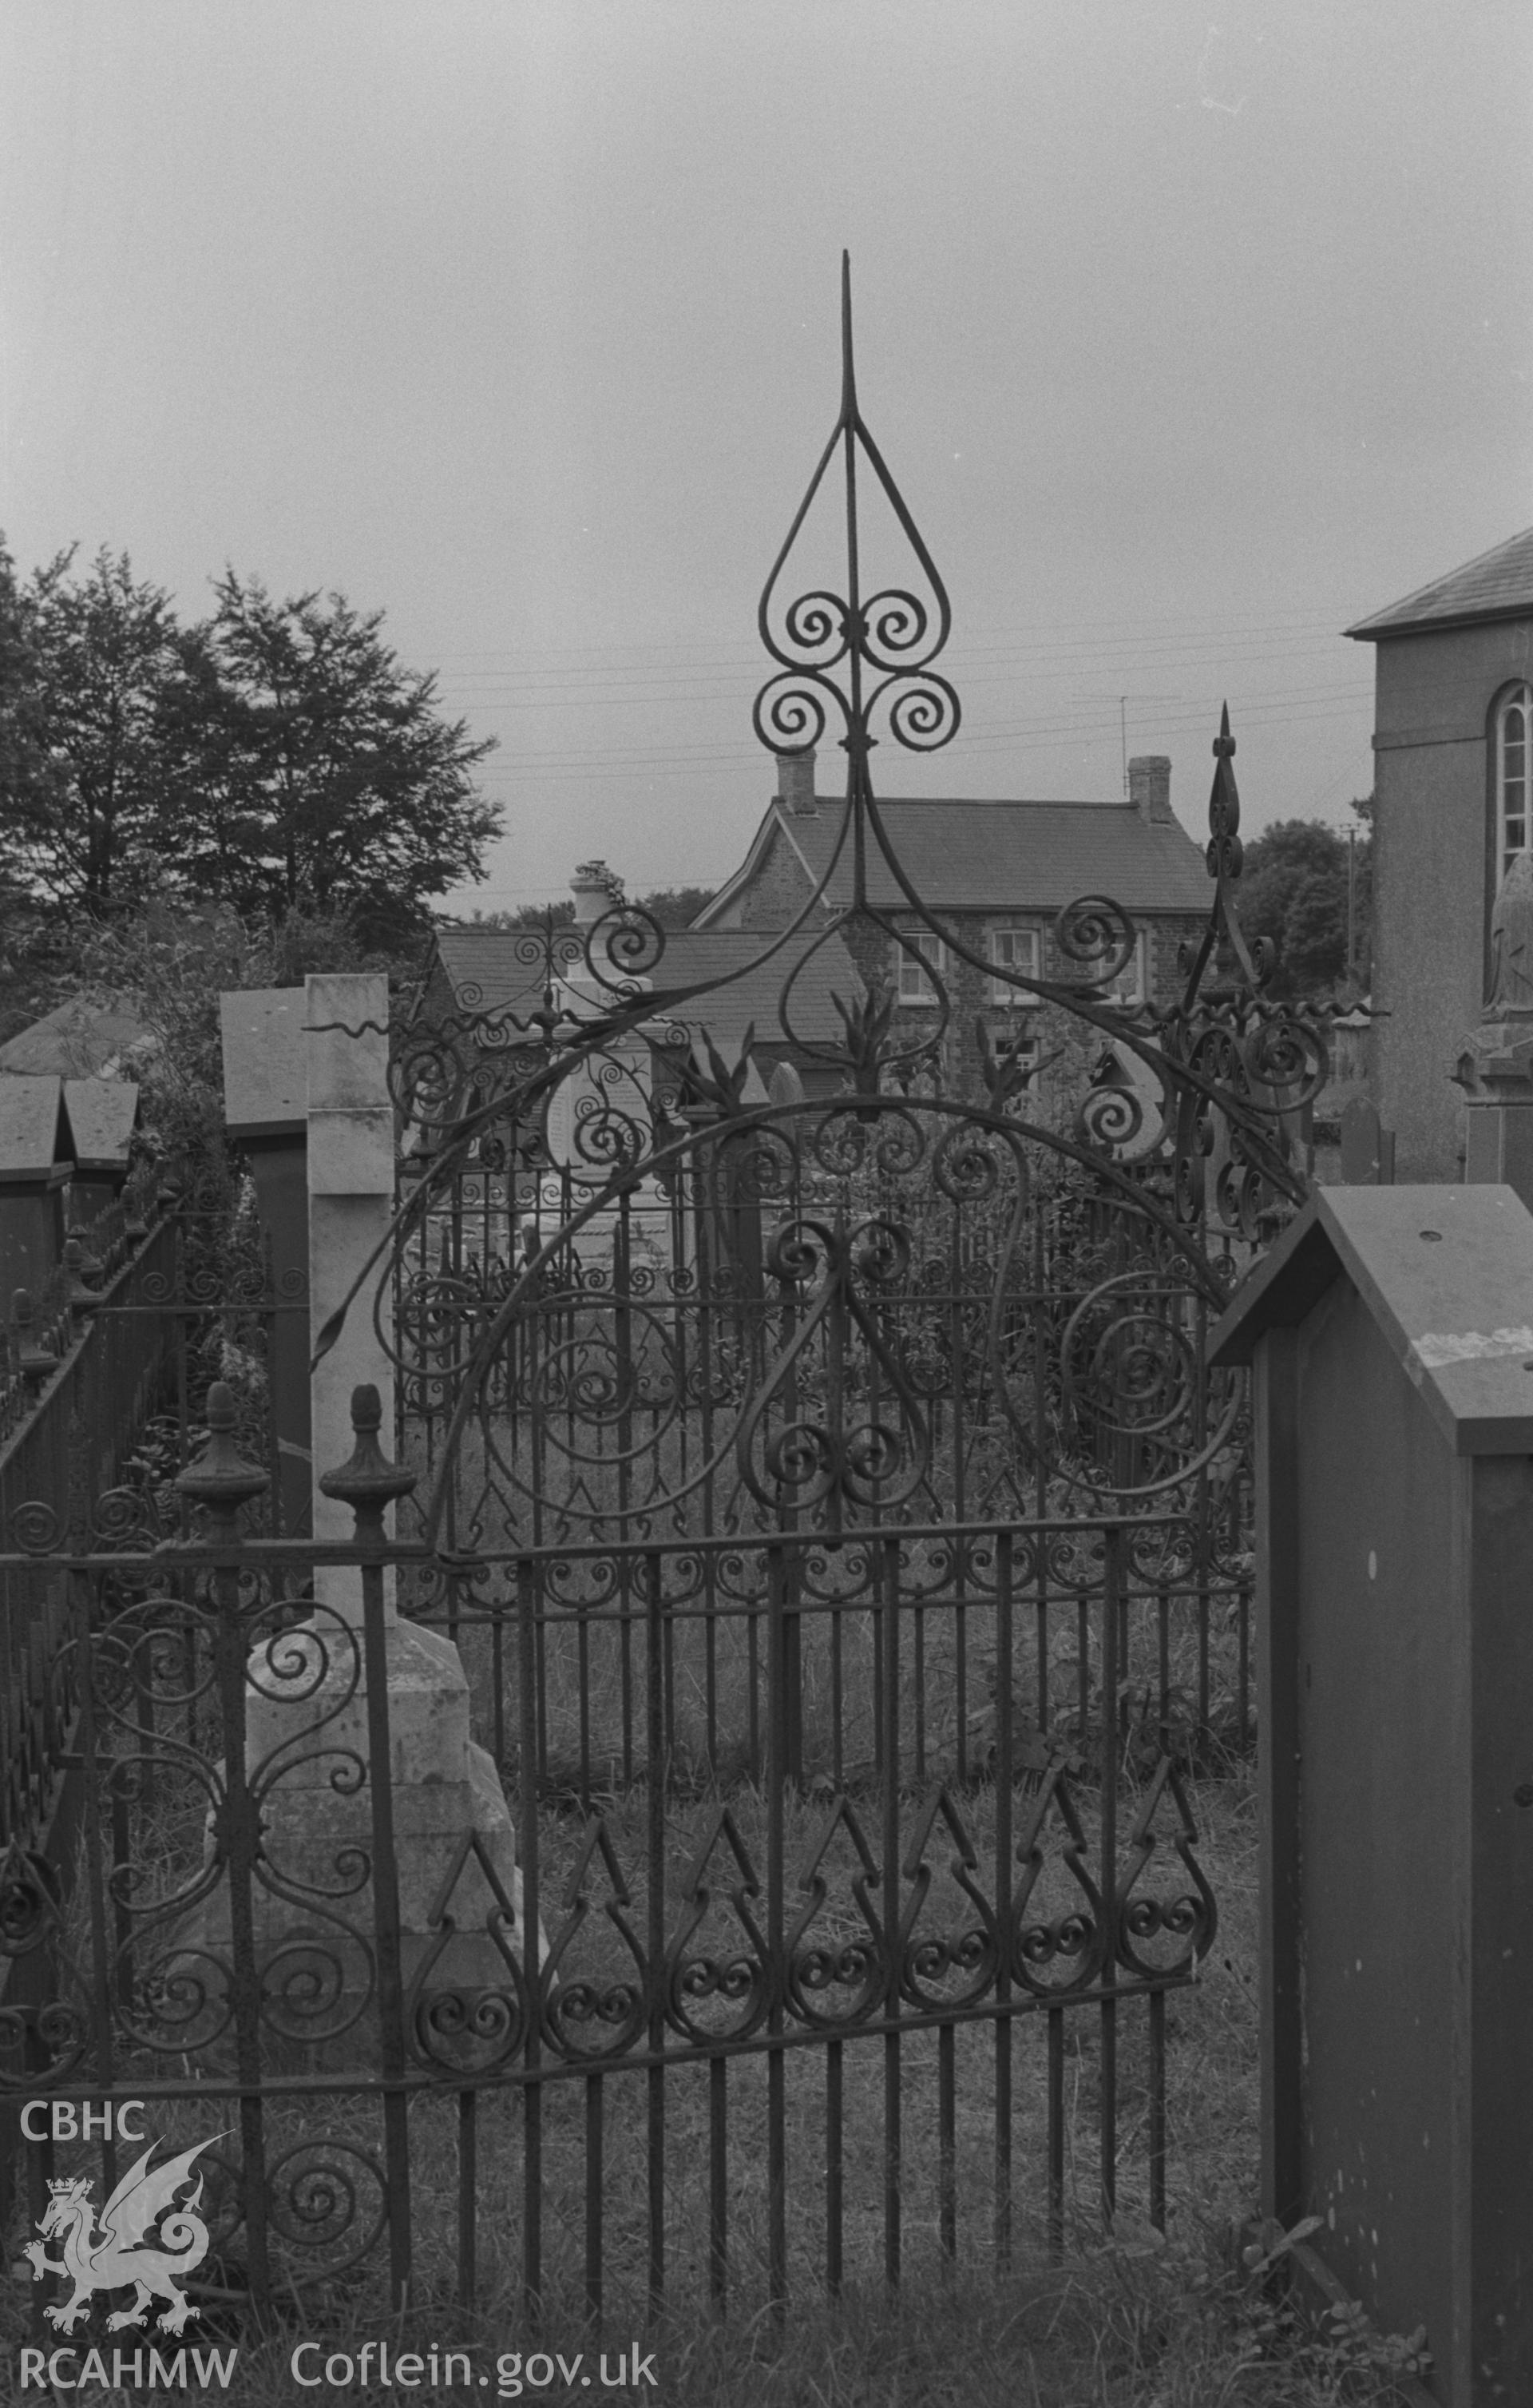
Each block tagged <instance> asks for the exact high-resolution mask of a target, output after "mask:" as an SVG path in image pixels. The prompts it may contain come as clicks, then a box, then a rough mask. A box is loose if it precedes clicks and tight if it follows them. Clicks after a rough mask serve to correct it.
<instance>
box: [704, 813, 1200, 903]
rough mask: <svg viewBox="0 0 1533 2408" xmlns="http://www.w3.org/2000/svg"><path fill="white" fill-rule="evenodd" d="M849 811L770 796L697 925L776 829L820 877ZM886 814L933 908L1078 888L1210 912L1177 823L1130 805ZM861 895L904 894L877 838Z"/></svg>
mask: <svg viewBox="0 0 1533 2408" xmlns="http://www.w3.org/2000/svg"><path fill="white" fill-rule="evenodd" d="M844 810H845V806H844V805H843V804H841V803H839V802H824V803H822V806H821V808H820V810H818V811H815V812H812V813H809V812H798V811H788V810H784V808H783V806H782V805H781V803H778V802H774V803H773V804H772V806H771V808H770V810H768V812H767V814H766V819H765V820H764V821H763V823H762V825H761V827H760V828H759V829H758V830H757V833H756V836H755V839H754V840H753V842H752V848H751V852H750V853H749V854H748V855H747V859H746V868H745V871H744V872H740V873H737V876H736V877H735V878H733V879H731V880H730V882H729V883H728V885H727V886H725V887H724V888H722V889H721V890H720V893H719V894H718V895H717V896H715V897H714V900H713V902H712V903H711V904H710V905H709V908H708V910H707V911H706V912H703V913H700V914H699V916H698V922H697V925H698V926H706V925H707V923H708V922H709V919H711V918H712V917H713V915H714V914H715V913H716V912H717V911H718V910H720V909H721V908H723V907H724V906H725V905H726V904H727V903H728V902H729V901H730V900H732V899H733V896H734V895H735V894H736V893H737V892H738V887H739V884H740V883H741V882H742V881H743V878H744V877H745V876H746V875H747V874H748V873H749V870H750V868H751V867H752V865H753V864H754V863H755V862H757V861H759V860H760V858H761V856H762V853H763V851H764V850H765V846H766V840H767V839H768V837H769V835H770V833H771V831H772V830H773V829H774V828H778V829H781V832H782V834H783V835H784V836H785V837H786V838H787V840H788V842H789V843H790V844H791V845H792V846H793V847H794V848H795V851H796V852H797V853H799V854H800V856H801V857H802V859H803V861H804V863H805V865H806V867H807V868H808V870H809V876H810V878H811V879H812V880H814V881H816V882H817V881H818V880H819V878H820V877H821V876H822V875H823V873H824V868H825V866H826V864H827V863H828V862H829V860H830V857H831V855H832V853H834V852H835V849H836V840H837V838H838V836H839V834H840V829H841V820H842V817H843V813H844ZM878 812H879V817H880V819H881V821H882V823H883V825H884V828H885V829H886V831H887V833H888V837H889V841H890V844H891V845H892V847H893V849H894V851H895V854H896V855H897V857H898V860H899V863H900V867H902V868H903V870H904V872H905V875H906V877H907V878H908V879H909V880H910V884H911V885H912V886H913V887H914V889H915V891H916V893H917V894H918V895H919V896H921V898H922V901H923V902H924V903H925V904H927V905H928V906H929V907H930V909H931V910H934V911H938V912H940V911H943V910H951V911H957V910H991V911H994V910H1018V911H1057V910H1060V909H1061V908H1062V906H1063V905H1065V904H1067V903H1073V902H1074V901H1075V899H1076V897H1077V896H1081V895H1110V896H1112V898H1113V900H1114V901H1115V902H1118V903H1121V904H1122V905H1123V907H1124V909H1125V910H1126V911H1139V912H1145V911H1150V912H1154V911H1182V912H1196V913H1197V914H1198V915H1199V916H1201V915H1202V914H1204V913H1205V912H1206V911H1207V910H1208V908H1209V897H1210V888H1209V878H1208V871H1207V868H1206V867H1205V864H1204V860H1203V855H1202V853H1201V852H1200V851H1199V850H1198V848H1197V846H1196V844H1195V843H1194V842H1193V840H1192V839H1191V837H1190V836H1189V835H1188V834H1187V832H1186V830H1185V828H1183V827H1182V824H1181V822H1180V821H1177V820H1153V821H1152V820H1146V819H1145V818H1143V816H1142V815H1141V814H1140V812H1139V810H1138V809H1137V807H1136V806H1135V805H1134V804H1133V803H1034V802H998V803H991V802H961V801H948V800H946V799H943V798H937V797H920V798H917V797H910V796H900V797H899V798H898V799H897V800H881V801H880V802H879V805H878ZM867 869H868V881H867V882H868V897H869V900H870V901H871V902H872V903H873V904H874V905H875V907H876V908H877V909H879V910H895V911H898V910H905V909H907V908H908V906H907V903H906V898H905V896H903V895H902V893H901V892H900V889H899V887H898V885H897V884H896V882H895V876H894V873H893V871H892V870H891V869H890V867H889V865H888V863H887V862H886V861H885V860H884V858H883V855H882V853H881V852H880V850H879V848H878V845H877V844H876V842H874V841H873V840H872V839H869V842H868V848H867ZM851 899H852V860H851V850H850V846H847V847H843V849H842V853H841V857H840V859H839V860H838V862H837V865H836V869H835V873H834V875H833V877H832V879H831V882H830V884H829V886H828V888H827V889H826V900H827V902H829V903H832V904H836V905H844V904H847V903H850V901H851Z"/></svg>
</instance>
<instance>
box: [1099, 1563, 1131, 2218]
mask: <svg viewBox="0 0 1533 2408" xmlns="http://www.w3.org/2000/svg"><path fill="white" fill-rule="evenodd" d="M1124 1547H1125V1531H1124V1529H1123V1527H1122V1526H1121V1524H1117V1523H1114V1524H1113V1525H1112V1527H1110V1529H1109V1530H1108V1532H1107V1538H1106V1547H1105V1554H1104V1557H1103V1565H1102V1758H1101V1765H1102V1871H1101V1893H1102V1914H1103V1918H1104V1922H1105V1925H1106V1928H1105V1929H1104V1931H1103V1934H1102V1957H1101V1983H1102V1990H1103V1998H1102V2007H1101V2015H1102V2087H1101V2099H1100V2101H1099V2108H1100V2132H1101V2157H1102V2169H1101V2171H1102V2214H1103V2216H1104V2218H1105V2220H1106V2222H1107V2224H1108V2226H1109V2228H1110V2226H1111V2222H1112V2218H1113V2216H1114V2214H1116V2212H1117V2204H1118V2007H1117V2001H1116V2000H1115V1999H1114V1998H1113V1996H1112V1993H1113V1991H1114V1990H1115V1988H1116V1987H1117V1949H1118V1754H1119V1738H1118V1716H1117V1713H1116V1711H1115V1701H1116V1699H1117V1695H1118V1641H1119V1635H1120V1614H1121V1611H1122V1602H1123V1568H1124Z"/></svg>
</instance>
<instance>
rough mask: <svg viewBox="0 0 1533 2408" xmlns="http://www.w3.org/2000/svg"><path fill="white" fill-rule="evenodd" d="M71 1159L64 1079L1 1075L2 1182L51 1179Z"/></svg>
mask: <svg viewBox="0 0 1533 2408" xmlns="http://www.w3.org/2000/svg"><path fill="white" fill-rule="evenodd" d="M68 1158H69V1131H68V1127H67V1125H66V1124H65V1122H64V1082H63V1081H62V1079H58V1078H50V1077H47V1076H43V1077H28V1076H26V1075H25V1074H19V1073H15V1072H13V1073H11V1074H9V1075H6V1074H4V1073H0V1180H6V1179H17V1180H21V1179H36V1178H47V1177H48V1176H50V1173H51V1172H52V1170H53V1167H54V1165H55V1163H58V1164H66V1163H67V1161H68Z"/></svg>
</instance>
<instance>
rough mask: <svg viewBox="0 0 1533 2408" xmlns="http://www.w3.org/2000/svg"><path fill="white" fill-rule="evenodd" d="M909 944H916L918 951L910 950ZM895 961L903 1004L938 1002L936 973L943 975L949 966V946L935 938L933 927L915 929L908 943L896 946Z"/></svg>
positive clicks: (908, 938)
mask: <svg viewBox="0 0 1533 2408" xmlns="http://www.w3.org/2000/svg"><path fill="white" fill-rule="evenodd" d="M907 946H913V947H914V948H915V950H914V952H913V953H910V952H907V951H906V947H907ZM895 966H896V968H897V969H898V972H899V999H900V1001H901V1003H935V1002H936V1001H937V989H936V987H935V986H934V985H933V983H932V972H933V971H934V970H935V971H936V973H937V975H938V978H940V977H941V976H942V974H943V972H944V971H945V969H946V968H947V966H948V949H947V947H946V945H944V944H943V942H942V939H941V938H940V937H934V936H933V935H932V933H931V930H930V929H929V928H912V929H911V930H910V934H909V936H908V937H907V938H906V939H905V942H904V944H900V945H896V946H895Z"/></svg>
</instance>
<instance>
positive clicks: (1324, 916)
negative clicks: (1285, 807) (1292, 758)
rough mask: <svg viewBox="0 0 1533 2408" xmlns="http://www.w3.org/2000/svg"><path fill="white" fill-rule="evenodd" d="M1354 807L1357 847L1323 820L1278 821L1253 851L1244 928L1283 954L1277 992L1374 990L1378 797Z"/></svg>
mask: <svg viewBox="0 0 1533 2408" xmlns="http://www.w3.org/2000/svg"><path fill="white" fill-rule="evenodd" d="M1352 808H1353V810H1354V811H1355V812H1356V814H1357V816H1358V818H1359V820H1360V821H1361V822H1362V830H1361V833H1360V835H1359V836H1358V837H1357V839H1355V841H1354V845H1353V846H1352V847H1350V848H1349V845H1348V841H1347V837H1346V835H1345V833H1344V832H1343V831H1341V830H1340V829H1337V828H1334V827H1331V826H1328V825H1327V824H1325V822H1324V821H1322V820H1275V821H1274V822H1273V824H1272V825H1271V826H1270V827H1268V828H1264V829H1263V831H1262V833H1261V835H1260V836H1258V837H1255V838H1254V839H1252V841H1251V843H1250V844H1248V845H1247V846H1246V848H1245V866H1244V868H1243V870H1242V872H1241V876H1240V883H1239V892H1238V901H1239V913H1240V923H1241V925H1242V926H1243V927H1244V929H1245V931H1246V934H1247V935H1248V936H1251V937H1267V938H1268V939H1270V940H1271V943H1272V945H1273V948H1274V951H1275V953H1276V954H1277V967H1276V969H1275V971H1274V973H1273V978H1272V990H1273V992H1274V993H1275V994H1277V995H1281V996H1300V995H1304V996H1325V995H1332V994H1336V993H1337V992H1339V991H1340V990H1343V989H1353V988H1355V989H1356V990H1357V991H1359V992H1361V991H1362V989H1363V988H1365V987H1366V986H1367V985H1368V963H1369V953H1370V944H1369V928H1370V912H1369V903H1370V899H1371V891H1372V890H1371V842H1370V839H1371V821H1372V809H1373V805H1372V798H1371V796H1369V797H1368V800H1367V801H1366V802H1354V804H1353V807H1352ZM1349 852H1350V853H1351V862H1350V867H1349ZM1349 875H1350V876H1351V878H1352V881H1353V891H1352V910H1351V922H1352V953H1351V959H1350V961H1349V959H1348V892H1347V890H1348V879H1349Z"/></svg>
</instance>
